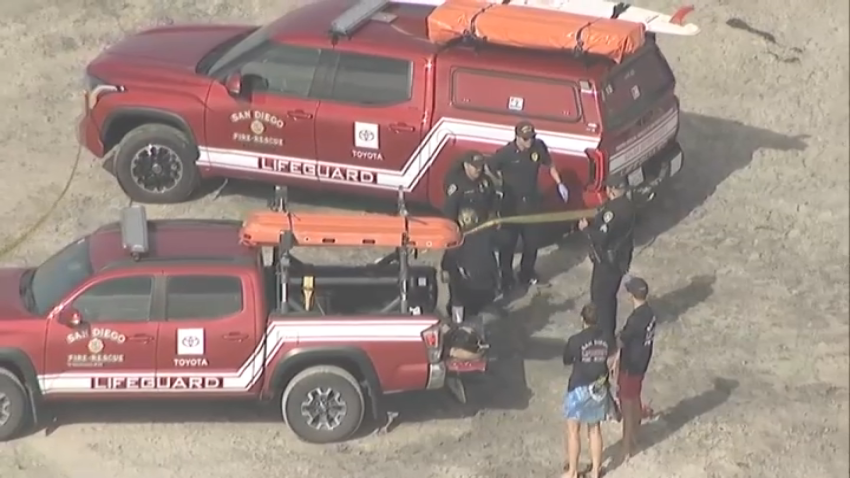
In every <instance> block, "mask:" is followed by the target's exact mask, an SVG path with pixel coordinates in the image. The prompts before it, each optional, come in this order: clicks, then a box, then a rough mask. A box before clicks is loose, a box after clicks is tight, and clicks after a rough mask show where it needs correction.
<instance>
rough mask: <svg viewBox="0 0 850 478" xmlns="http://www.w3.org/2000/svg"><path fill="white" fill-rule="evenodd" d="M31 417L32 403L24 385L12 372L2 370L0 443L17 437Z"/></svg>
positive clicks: (0, 372) (0, 386) (0, 384)
mask: <svg viewBox="0 0 850 478" xmlns="http://www.w3.org/2000/svg"><path fill="white" fill-rule="evenodd" d="M4 402H5V403H4ZM4 405H5V406H4ZM5 407H8V408H6V410H7V411H8V417H7V418H6V419H5V422H4V421H3V419H4V414H3V410H4V408H5ZM31 416H32V410H31V409H30V401H29V398H28V397H27V391H26V389H25V388H24V385H23V384H22V383H21V381H20V380H18V377H16V376H15V375H14V374H13V373H12V372H9V371H8V370H6V369H2V368H0V441H6V440H9V439H11V438H14V437H15V436H17V435H18V434H19V433H20V432H21V431H23V428H24V426H26V424H27V422H28V421H29V418H30V417H31Z"/></svg>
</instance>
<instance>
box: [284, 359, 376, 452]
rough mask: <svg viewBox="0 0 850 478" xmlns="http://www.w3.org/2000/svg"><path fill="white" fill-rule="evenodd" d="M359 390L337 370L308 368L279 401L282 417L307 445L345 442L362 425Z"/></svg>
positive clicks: (352, 378) (328, 367) (348, 374)
mask: <svg viewBox="0 0 850 478" xmlns="http://www.w3.org/2000/svg"><path fill="white" fill-rule="evenodd" d="M364 405H365V400H364V397H363V390H362V389H361V388H360V385H359V384H358V383H357V379H355V378H354V376H352V375H351V374H350V373H348V372H347V371H345V370H344V369H342V368H340V367H334V366H327V365H322V366H317V367H310V368H308V369H306V370H304V371H302V372H301V373H299V374H298V375H296V376H295V377H294V378H293V379H292V380H291V381H290V382H289V385H287V387H286V390H285V391H284V392H283V397H282V399H281V411H282V412H283V418H284V420H286V423H287V424H288V425H289V428H291V429H292V431H293V432H295V434H296V435H297V436H298V437H299V438H301V439H302V440H304V441H306V442H310V443H332V442H337V441H342V440H345V439H346V438H349V437H350V436H351V435H353V434H354V432H356V431H357V430H358V429H359V428H360V425H361V424H362V423H363V414H364V410H365V406H364Z"/></svg>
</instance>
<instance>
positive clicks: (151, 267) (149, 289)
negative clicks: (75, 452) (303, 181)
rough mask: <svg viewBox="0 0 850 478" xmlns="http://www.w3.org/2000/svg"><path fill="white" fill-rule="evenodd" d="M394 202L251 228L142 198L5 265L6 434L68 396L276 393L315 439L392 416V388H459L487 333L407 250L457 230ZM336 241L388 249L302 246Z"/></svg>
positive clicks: (253, 223) (269, 220) (453, 241)
mask: <svg viewBox="0 0 850 478" xmlns="http://www.w3.org/2000/svg"><path fill="white" fill-rule="evenodd" d="M280 203H281V202H279V204H280ZM402 206H403V205H402ZM401 210H402V212H403V213H404V214H403V215H402V216H384V215H376V214H375V215H366V214H355V215H347V216H346V215H338V214H330V215H329V214H311V213H298V214H290V213H289V212H287V211H285V210H282V209H280V208H278V209H276V210H274V211H271V212H265V211H261V212H256V213H253V214H251V215H249V216H248V218H247V219H246V220H245V221H244V223H241V222H239V221H221V220H200V219H198V220H196V219H179V220H164V221H148V220H147V219H146V217H145V213H144V209H143V207H142V206H139V205H136V206H130V207H129V208H127V209H125V210H124V212H123V213H122V220H121V222H120V223H113V224H109V225H106V226H103V227H101V228H99V229H97V230H96V231H94V232H93V233H91V234H89V235H87V236H85V237H83V238H81V239H79V240H76V241H74V242H72V243H71V244H69V245H68V246H67V247H65V248H64V249H62V250H61V251H59V252H58V253H56V254H55V255H54V256H52V257H51V258H49V259H47V260H46V261H45V262H44V263H43V264H41V265H40V266H38V267H35V268H26V269H4V270H0V298H2V300H0V439H9V438H11V437H14V436H16V435H18V434H20V433H21V432H22V431H23V430H25V428H26V426H27V424H28V423H29V422H30V420H29V419H31V418H33V419H35V421H36V422H37V420H38V416H39V414H40V411H41V410H42V405H43V404H44V403H45V402H48V401H59V400H69V399H75V400H97V399H109V400H122V399H131V398H170V399H188V400H192V399H200V398H203V399H210V398H221V399H234V400H236V399H245V400H263V401H269V402H270V403H273V404H275V406H278V407H279V408H280V412H281V416H282V418H283V419H284V420H285V422H286V423H287V424H288V425H289V427H290V428H291V429H292V430H293V431H294V432H295V434H296V435H297V436H298V437H300V438H301V439H303V440H306V441H309V442H315V443H327V442H333V441H339V440H344V439H346V438H348V437H350V436H351V435H352V434H353V433H354V432H355V431H356V430H358V429H359V428H360V426H361V423H362V422H363V419H364V416H366V414H367V413H368V414H370V415H372V416H375V417H376V418H378V419H379V420H381V419H383V418H384V417H385V416H386V417H389V416H390V415H389V414H386V415H385V414H384V412H385V410H384V408H385V407H384V406H383V397H384V396H385V395H386V394H390V393H399V392H406V391H417V390H439V389H443V388H444V387H447V388H448V389H449V391H451V392H452V393H453V394H454V395H455V396H457V397H458V398H459V399H460V400H462V401H465V392H464V387H463V382H462V379H463V378H464V377H467V376H469V375H470V374H472V375H475V374H480V373H482V372H484V371H486V368H487V357H486V352H487V349H488V347H487V345H486V343H484V341H483V334H481V333H479V332H477V331H476V330H473V329H472V328H470V327H466V326H457V325H455V324H451V323H449V322H448V321H446V320H444V319H443V318H441V317H440V316H438V315H437V314H436V312H435V310H436V306H437V300H438V297H437V284H436V281H437V273H436V270H435V268H433V267H430V266H423V265H415V264H411V263H410V261H411V260H412V259H413V257H414V256H415V252H416V251H418V250H421V249H437V250H439V249H445V248H451V247H455V246H457V245H458V244H459V243H460V241H461V239H462V238H461V235H460V232H459V230H458V228H457V226H456V225H455V224H454V223H453V222H452V221H449V220H447V219H443V218H437V217H410V218H408V217H407V215H406V212H405V209H404V207H402V208H401ZM364 222H365V223H368V224H369V228H368V229H367V230H364V228H363V227H362V224H363V223H364ZM336 246H348V247H352V246H354V247H368V248H374V247H388V248H391V249H393V250H394V252H393V253H392V254H390V255H388V256H387V257H385V258H384V259H382V260H380V261H378V262H376V263H372V264H367V265H331V266H325V265H315V264H309V263H306V262H303V261H300V260H298V259H297V258H296V257H295V256H294V255H293V250H295V249H297V248H299V247H336ZM264 250H265V252H266V253H267V254H265V255H264V253H263V252H264ZM269 252H271V254H268V253H269ZM268 256H270V257H272V258H273V259H271V260H266V259H264V257H268Z"/></svg>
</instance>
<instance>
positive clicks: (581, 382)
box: [563, 304, 616, 478]
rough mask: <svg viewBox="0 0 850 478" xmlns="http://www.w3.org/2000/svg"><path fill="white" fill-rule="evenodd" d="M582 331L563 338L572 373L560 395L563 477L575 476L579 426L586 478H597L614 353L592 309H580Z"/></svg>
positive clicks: (586, 306) (587, 306)
mask: <svg viewBox="0 0 850 478" xmlns="http://www.w3.org/2000/svg"><path fill="white" fill-rule="evenodd" d="M581 318H582V321H583V323H584V328H583V329H582V331H581V332H579V333H577V334H575V335H573V336H572V337H570V338H569V339H567V343H566V346H565V347H564V365H572V367H573V369H572V373H570V379H569V382H568V384H567V393H566V394H565V396H564V403H563V413H564V418H566V419H567V429H566V433H565V435H566V442H567V446H566V448H567V466H566V467H565V473H564V475H563V477H564V478H576V477H577V476H578V459H579V455H580V454H581V442H580V440H581V436H580V432H581V425H582V424H585V425H587V434H588V438H589V439H590V458H591V462H592V468H591V470H590V474H589V475H588V476H590V478H599V474H600V471H601V466H602V429H601V426H600V424H601V423H602V421H603V420H605V418H606V417H607V415H608V408H609V404H610V400H609V395H608V371H609V369H610V366H611V365H613V362H614V361H615V360H616V353H615V352H616V350H615V349H614V348H613V347H612V346H611V344H610V342H609V341H608V340H606V338H605V331H604V330H602V329H601V328H600V327H599V326H598V324H597V317H596V306H594V305H593V304H588V305H585V306H584V307H583V308H582V309H581Z"/></svg>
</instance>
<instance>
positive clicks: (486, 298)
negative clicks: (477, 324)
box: [440, 151, 499, 321]
mask: <svg viewBox="0 0 850 478" xmlns="http://www.w3.org/2000/svg"><path fill="white" fill-rule="evenodd" d="M483 169H484V155H482V154H481V153H479V152H477V151H470V152H467V153H466V154H464V155H463V156H461V158H460V160H459V161H458V162H457V163H456V164H455V165H454V166H453V167H452V168H451V169H450V170H449V172H448V173H447V174H446V179H445V186H446V201H445V204H444V206H443V212H444V213H445V215H446V217H448V218H450V219H453V220H455V221H457V223H458V225H459V226H460V229H461V231H462V232H464V233H466V232H467V231H470V230H471V229H473V228H475V227H476V226H478V225H480V224H482V223H484V222H485V221H487V220H488V219H490V218H491V216H493V215H494V214H495V213H496V208H497V191H496V188H495V187H494V185H493V182H492V181H491V180H490V178H488V177H487V176H486V175H485V174H483ZM440 268H441V269H442V274H441V275H442V276H443V280H444V281H446V282H448V284H449V303H448V306H447V308H448V310H447V312H448V314H449V316H451V317H454V318H455V320H456V321H462V320H463V319H465V318H466V317H471V316H474V315H476V314H478V313H479V312H481V310H482V309H483V308H484V307H486V306H487V305H489V304H490V303H492V302H493V300H494V299H495V297H496V291H497V289H498V281H499V269H498V265H497V264H496V255H495V252H494V243H493V232H492V230H491V229H484V230H481V231H477V232H474V233H472V234H469V235H465V236H464V239H463V244H461V246H460V247H458V248H455V249H450V250H447V251H446V252H445V253H444V254H443V260H442V261H441V264H440ZM458 316H459V317H458Z"/></svg>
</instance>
